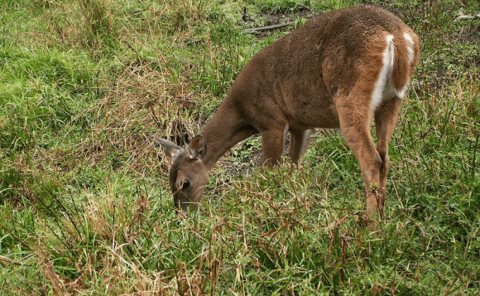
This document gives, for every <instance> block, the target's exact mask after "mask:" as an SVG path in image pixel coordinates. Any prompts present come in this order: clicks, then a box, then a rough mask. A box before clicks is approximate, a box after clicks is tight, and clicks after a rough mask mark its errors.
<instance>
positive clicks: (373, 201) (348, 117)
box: [336, 96, 384, 219]
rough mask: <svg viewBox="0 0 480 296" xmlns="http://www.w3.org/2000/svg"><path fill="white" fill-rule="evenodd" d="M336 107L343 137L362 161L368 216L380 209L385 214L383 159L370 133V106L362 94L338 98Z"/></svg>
mask: <svg viewBox="0 0 480 296" xmlns="http://www.w3.org/2000/svg"><path fill="white" fill-rule="evenodd" d="M336 107H337V112H338V117H339V121H340V128H341V130H342V134H343V137H344V138H345V140H346V142H347V145H348V147H349V148H350V149H351V150H352V152H353V154H354V155H355V157H356V158H357V160H358V162H359V163H360V169H361V171H362V177H363V180H364V182H365V191H366V194H367V218H368V219H371V218H372V217H373V216H374V215H375V212H376V211H377V210H379V213H380V216H381V217H383V204H384V202H383V199H384V194H383V193H382V192H380V191H381V190H379V183H380V168H381V164H382V160H381V158H380V155H379V153H378V151H377V149H376V148H375V145H374V143H373V140H372V136H371V134H370V120H371V116H372V112H371V109H370V105H368V104H364V103H363V102H361V99H360V97H355V96H352V97H350V96H349V97H340V98H337V100H336Z"/></svg>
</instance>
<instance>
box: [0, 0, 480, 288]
mask: <svg viewBox="0 0 480 296" xmlns="http://www.w3.org/2000/svg"><path fill="white" fill-rule="evenodd" d="M359 2H369V3H372V2H371V1H354V0H351V1H343V0H342V1H313V0H311V1H304V0H300V1H297V0H279V1H277V0H275V1H273V0H269V1H260V0H258V1H257V0H245V1H231V0H226V1H187V0H181V1H173V0H172V1H153V0H151V1H150V0H147V1H143V0H142V1H127V2H125V3H124V2H122V1H113V0H88V1H87V0H77V1H73V0H71V1H56V0H35V1H27V0H23V1H13V0H7V1H3V2H2V4H0V9H1V10H0V11H1V12H0V266H1V268H0V294H1V295H51V294H54V295H56V294H59V295H60V294H67V293H70V294H82V295H104V294H109V295H118V294H123V293H125V294H135V293H137V294H138V295H150V294H155V295H157V294H159V295H164V294H165V295H173V294H175V293H178V294H180V295H199V294H212V295H213V294H215V295H216V294H219V295H220V294H234V293H236V294H245V295H318V294H353V295H358V294H361V295H363V294H366V295H378V294H381V295H390V294H401V295H438V294H453V295H476V294H478V293H479V292H480V268H479V262H480V177H479V165H478V163H479V159H480V150H479V141H480V85H479V81H480V79H479V78H480V73H479V67H478V66H479V64H480V60H479V57H480V49H479V47H478V41H479V40H480V33H479V32H480V30H479V28H480V22H479V21H478V20H468V21H459V22H455V21H454V19H455V17H456V16H457V15H458V11H459V10H460V8H463V9H464V12H465V13H466V14H469V13H478V12H479V11H480V5H479V4H478V3H477V1H456V0H455V1H454V0H443V1H434V2H425V3H424V2H423V1H387V2H384V1H374V2H376V3H382V5H383V6H384V7H387V8H389V9H391V10H393V11H395V12H396V13H399V14H400V15H401V16H402V18H403V19H404V20H405V22H406V23H408V24H409V25H410V26H411V27H412V28H413V29H414V30H415V31H416V32H417V33H418V34H419V36H420V38H421V41H422V53H421V61H420V64H419V66H418V69H417V73H416V76H415V78H414V80H413V81H412V86H411V88H410V89H409V93H408V98H406V99H405V103H404V106H403V109H402V113H401V116H400V119H399V123H398V126H397V129H396V131H395V133H394V136H393V139H392V143H391V145H390V154H391V159H392V163H393V166H392V171H391V173H390V176H389V188H388V202H387V210H386V218H385V220H384V221H383V222H382V223H381V224H380V225H379V226H378V229H377V231H372V230H370V229H369V228H366V227H365V225H363V222H362V221H363V220H362V218H361V217H362V214H363V210H364V204H365V203H364V194H363V189H362V188H363V184H362V180H361V176H360V170H359V167H358V163H357V161H356V160H355V158H354V157H353V155H352V154H351V152H350V151H349V150H348V148H347V147H346V145H345V143H344V140H343V139H342V137H341V136H340V134H339V133H338V132H336V131H318V132H317V133H316V134H315V135H314V136H313V137H312V143H311V145H310V149H309V150H308V152H307V154H306V157H305V160H304V163H303V165H302V166H301V167H299V168H295V167H293V166H292V165H290V164H289V163H288V160H286V161H285V163H284V165H282V166H280V167H278V168H275V169H273V170H263V169H260V168H257V167H256V166H255V164H254V162H255V161H254V159H255V157H256V156H257V155H258V153H259V150H260V141H259V139H258V138H252V139H249V140H248V141H247V142H245V143H243V144H240V145H239V146H238V147H237V148H235V149H234V150H233V151H231V152H230V153H228V154H227V155H226V156H225V157H224V158H223V159H222V160H221V161H220V162H219V163H218V164H217V166H216V167H215V169H214V170H213V171H212V176H211V179H210V183H209V186H208V190H207V193H206V195H205V196H204V199H203V201H202V205H201V209H200V211H199V212H198V213H191V214H190V215H189V217H188V218H187V219H179V218H178V217H177V216H176V215H175V212H174V210H173V207H172V206H173V202H172V197H171V193H170V192H169V189H168V182H167V178H168V176H167V171H168V161H167V160H166V159H165V158H164V156H163V154H162V152H161V151H159V149H158V148H156V147H155V146H154V145H153V138H154V137H155V136H173V135H175V137H176V140H177V141H178V142H180V143H182V142H183V143H185V142H186V141H187V140H188V138H189V137H191V136H193V135H194V134H195V133H196V132H198V131H199V129H200V126H201V125H202V124H203V123H204V122H205V120H207V119H208V117H209V116H210V115H211V114H212V112H214V110H215V108H216V107H217V106H218V104H219V103H220V102H221V100H222V98H223V97H224V95H225V93H226V92H227V91H228V89H229V87H230V85H231V84H232V82H233V81H234V80H235V78H236V76H237V75H238V73H239V72H240V71H241V69H242V68H243V66H244V65H245V64H246V63H247V62H248V61H249V60H250V58H251V57H252V56H253V55H255V53H256V52H258V51H259V50H261V49H262V48H264V47H265V46H267V45H268V44H270V43H271V42H273V41H274V40H276V39H277V38H279V37H281V36H283V35H284V34H286V33H287V31H277V32H272V33H271V34H267V35H266V36H261V37H262V38H257V37H255V36H252V35H245V34H243V33H242V31H243V30H244V29H245V28H249V27H252V26H260V25H263V24H266V23H268V22H269V21H272V20H278V19H281V18H282V16H283V15H285V17H284V19H288V20H293V21H295V22H296V23H297V24H301V23H302V22H304V21H305V17H306V16H308V13H309V11H311V12H321V11H328V10H333V9H338V8H342V7H347V6H350V5H353V4H357V3H359ZM244 7H246V8H247V12H248V14H249V17H250V20H249V21H247V22H244V21H242V20H241V16H242V12H243V8H244ZM291 29H292V28H288V30H291Z"/></svg>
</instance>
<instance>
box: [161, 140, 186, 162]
mask: <svg viewBox="0 0 480 296" xmlns="http://www.w3.org/2000/svg"><path fill="white" fill-rule="evenodd" d="M155 143H157V144H158V145H160V146H161V147H162V148H163V151H165V154H166V155H167V156H168V157H170V158H172V159H174V158H175V157H176V156H177V155H178V154H179V153H180V151H182V148H181V147H179V146H178V145H177V144H175V143H173V142H171V141H169V140H165V139H155Z"/></svg>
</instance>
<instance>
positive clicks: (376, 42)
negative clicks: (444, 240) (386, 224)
mask: <svg viewBox="0 0 480 296" xmlns="http://www.w3.org/2000/svg"><path fill="white" fill-rule="evenodd" d="M418 54H419V39H418V37H417V35H416V34H415V33H414V32H413V31H412V29H411V28H409V27H408V26H407V25H406V24H405V23H404V22H403V21H402V20H400V19H399V18H398V17H396V16H395V15H393V14H391V13H390V12H388V11H386V10H384V9H381V8H378V7H373V6H360V7H353V8H347V9H343V10H339V11H334V12H330V13H325V14H322V15H320V16H318V17H316V18H314V19H312V20H311V21H309V22H307V23H306V24H305V25H304V26H302V27H299V28H297V29H296V30H294V31H293V32H292V33H290V34H288V35H286V36H284V37H283V38H280V39H279V40H277V41H276V42H274V43H273V44H271V45H270V46H268V47H267V48H265V49H263V50H262V51H261V52H260V53H258V54H257V55H256V56H255V57H253V58H252V60H251V61H250V62H249V63H248V64H247V65H246V66H245V68H244V69H243V71H242V72H241V73H240V74H239V76H238V78H237V79H236V81H235V82H234V84H233V86H232V87H231V90H230V91H229V93H228V95H227V96H226V98H225V99H224V101H223V102H222V104H221V105H220V107H219V108H218V110H217V111H216V112H215V114H214V115H213V117H212V118H211V119H210V120H209V121H208V122H207V123H206V125H205V126H204V127H203V128H202V130H201V135H198V136H195V137H194V138H193V139H192V141H191V143H190V144H189V147H188V148H187V149H182V148H180V147H179V146H177V145H176V144H174V143H172V142H170V141H168V140H163V139H160V140H157V141H158V142H159V143H160V144H161V145H162V146H163V147H164V149H165V151H166V152H167V153H168V155H169V156H171V157H172V158H173V159H174V161H173V165H172V167H171V169H170V186H171V189H172V191H173V195H174V203H175V205H176V206H177V207H178V208H182V209H183V210H186V209H187V208H188V204H194V205H195V206H196V204H197V203H198V202H199V200H200V197H201V196H202V194H203V189H204V187H205V186H206V184H207V182H208V172H209V170H210V169H211V168H212V167H213V165H214V164H215V163H216V162H217V160H218V159H219V158H220V157H221V156H222V155H223V154H225V153H226V152H227V151H228V150H229V149H231V148H232V147H233V146H234V145H235V144H236V143H238V142H240V141H242V140H243V139H245V138H247V137H250V136H252V135H254V134H256V133H260V135H261V137H262V149H263V154H262V159H263V163H264V164H267V165H273V164H276V163H278V162H279V160H280V157H281V155H282V151H283V147H284V141H285V138H286V136H287V133H288V132H290V133H291V143H290V148H289V155H290V157H291V159H292V161H293V162H295V163H296V162H298V161H299V159H300V158H301V156H302V154H303V152H304V151H305V148H306V146H307V138H308V136H309V131H310V129H312V128H316V127H317V128H338V127H340V129H341V131H342V135H343V137H344V138H345V140H346V143H347V145H348V147H349V148H350V149H351V150H352V151H353V153H354V155H355V157H356V158H357V159H358V161H359V163H360V168H361V171H362V177H363V180H364V182H365V190H366V196H367V209H366V214H367V218H368V217H372V216H373V215H374V214H375V212H376V210H378V211H379V213H380V215H381V216H382V217H383V209H384V198H385V188H386V183H387V174H388V171H389V168H390V161H389V157H388V144H389V141H390V138H391V136H392V133H393V130H394V128H395V124H396V121H397V116H398V113H399V111H400V107H401V104H402V98H403V97H404V95H405V91H406V89H407V85H408V83H409V82H410V79H411V77H412V75H413V73H414V70H415V66H416V64H417V60H418ZM372 117H373V118H374V121H375V127H376V135H377V138H378V143H377V145H376V146H375V145H374V142H373V140H372V136H371V134H370V122H371V120H372Z"/></svg>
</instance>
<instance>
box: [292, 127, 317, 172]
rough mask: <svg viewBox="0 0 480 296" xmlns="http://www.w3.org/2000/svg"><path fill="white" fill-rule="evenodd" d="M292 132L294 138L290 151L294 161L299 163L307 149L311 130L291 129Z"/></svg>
mask: <svg viewBox="0 0 480 296" xmlns="http://www.w3.org/2000/svg"><path fill="white" fill-rule="evenodd" d="M290 132H291V136H292V140H291V143H290V148H289V151H288V152H289V155H290V158H291V159H292V161H293V163H295V164H297V163H298V162H299V161H300V159H301V158H302V156H303V154H304V153H305V150H306V149H307V146H308V141H309V137H310V134H311V130H291V131H290Z"/></svg>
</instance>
